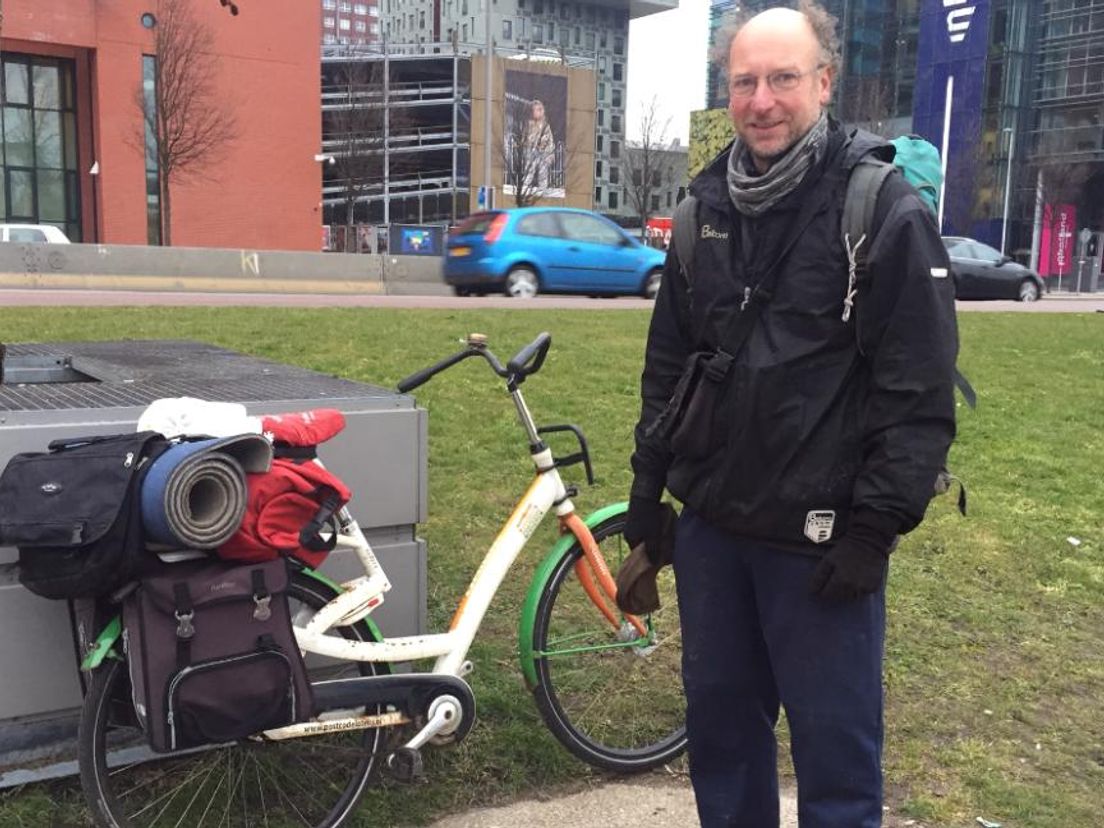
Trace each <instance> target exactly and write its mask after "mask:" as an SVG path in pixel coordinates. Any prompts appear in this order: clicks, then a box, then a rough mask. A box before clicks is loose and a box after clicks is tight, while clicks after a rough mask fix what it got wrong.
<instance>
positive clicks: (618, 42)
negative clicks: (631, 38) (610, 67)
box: [613, 37, 625, 55]
mask: <svg viewBox="0 0 1104 828" xmlns="http://www.w3.org/2000/svg"><path fill="white" fill-rule="evenodd" d="M613 53H614V54H615V55H623V54H625V38H623V37H615V38H614V39H613Z"/></svg>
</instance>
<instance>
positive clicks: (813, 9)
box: [709, 0, 840, 77]
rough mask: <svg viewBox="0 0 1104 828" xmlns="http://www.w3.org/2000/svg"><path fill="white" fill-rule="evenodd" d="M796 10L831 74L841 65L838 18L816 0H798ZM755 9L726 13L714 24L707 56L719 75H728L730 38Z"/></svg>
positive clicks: (732, 37) (732, 38) (750, 16)
mask: <svg viewBox="0 0 1104 828" xmlns="http://www.w3.org/2000/svg"><path fill="white" fill-rule="evenodd" d="M797 11H799V12H801V14H802V15H804V17H805V20H806V21H807V22H808V24H809V28H810V29H812V30H813V34H814V35H815V36H816V39H817V44H818V45H819V46H820V62H821V63H823V64H824V65H825V66H827V67H829V68H830V69H831V70H832V72H833V73H836V72H838V71H839V67H840V39H839V35H838V34H837V33H836V26H837V24H838V22H839V21H838V20H836V18H835V16H834V15H832V14H830V13H829V12H828V10H827V9H825V8H824V6H822V5H820V3H818V2H816V0H799V2H798V3H797ZM755 14H756V13H755V12H751V11H749V10H746V9H741V10H739V11H736V12H732V13H729V14H727V15H725V17H724V18H722V20H721V25H720V26H718V27H717V35H716V37H715V38H714V41H713V48H712V49H711V50H710V53H709V59H710V60H711V61H712V62H713V63H714V64H715V65H716V66H717V68H718V69H720V70H721V74H722V75H724V76H726V77H727V75H728V54H729V52H730V51H731V50H732V41H733V40H734V39H735V38H736V35H738V34H739V33H740V30H741V29H743V28H744V26H745V25H747V22H748V21H749V20H751V18H753V17H754V16H755Z"/></svg>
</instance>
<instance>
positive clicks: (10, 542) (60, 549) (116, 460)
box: [0, 431, 169, 599]
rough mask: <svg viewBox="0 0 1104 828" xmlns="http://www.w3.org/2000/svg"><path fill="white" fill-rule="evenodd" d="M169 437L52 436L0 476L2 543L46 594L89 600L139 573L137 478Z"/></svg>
mask: <svg viewBox="0 0 1104 828" xmlns="http://www.w3.org/2000/svg"><path fill="white" fill-rule="evenodd" d="M168 445H169V443H168V441H167V440H165V438H164V437H163V436H161V435H160V434H158V433H157V432H155V431H140V432H137V433H130V434H115V435H110V436H105V437H75V438H71V439H65V440H55V441H54V442H52V443H50V445H49V451H46V452H25V453H22V454H17V455H15V456H14V457H12V458H11V460H9V461H8V465H7V466H6V467H5V468H4V471H3V474H0V545H4V546H15V547H18V549H19V580H20V582H21V583H22V584H23V586H25V587H26V588H27V589H29V590H30V591H31V592H34V593H35V594H37V595H41V596H43V597H44V598H63V599H64V598H91V597H95V596H98V595H103V594H106V593H108V592H111V591H112V590H114V589H115V588H116V587H118V586H120V585H121V584H124V583H126V582H127V581H129V580H133V579H134V578H135V577H137V576H138V575H139V574H140V573H141V569H142V566H143V565H144V563H145V562H146V561H148V560H150V557H151V556H149V555H148V553H146V551H145V544H144V538H143V533H142V518H141V514H140V509H139V500H140V497H139V494H140V490H141V483H142V478H143V476H144V474H145V472H146V470H147V469H148V468H149V467H150V465H152V463H151V461H152V460H153V459H155V458H156V457H157V456H159V455H160V454H161V452H163V451H164V450H165V449H166V448H167V447H168Z"/></svg>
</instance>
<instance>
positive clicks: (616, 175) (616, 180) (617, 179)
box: [609, 164, 621, 184]
mask: <svg viewBox="0 0 1104 828" xmlns="http://www.w3.org/2000/svg"><path fill="white" fill-rule="evenodd" d="M609 178H610V184H620V183H621V168H620V167H615V166H613V165H612V164H610V176H609Z"/></svg>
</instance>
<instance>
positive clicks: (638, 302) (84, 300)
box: [0, 288, 1104, 313]
mask: <svg viewBox="0 0 1104 828" xmlns="http://www.w3.org/2000/svg"><path fill="white" fill-rule="evenodd" d="M651 304H652V303H651V302H650V301H648V300H647V299H634V298H628V297H623V298H618V299H590V298H587V297H582V296H538V297H537V298H536V299H508V298H506V297H504V296H484V297H478V298H476V297H470V298H464V299H461V298H459V297H456V296H367V295H364V296H357V295H332V294H307V293H267V294H263V293H175V292H152V291H150V292H142V291H129V290H128V291H122V290H117V291H109V290H50V289H45V288H40V289H10V290H0V307H4V306H17V305H18V306H30V305H80V306H86V307H95V306H121V305H200V306H235V305H247V306H261V305H263V306H265V307H367V308H480V309H482V308H510V309H512V310H524V309H552V308H600V309H603V310H630V309H640V308H649V307H651ZM958 309H959V311H960V312H970V311H1013V312H1023V313H1033V312H1045V313H1091V312H1093V311H1100V312H1104V293H1096V294H1080V295H1072V294H1069V295H1066V294H1063V295H1062V296H1057V295H1054V294H1051V295H1049V296H1047V297H1045V298H1044V299H1043V300H1042V301H1039V302H1028V303H1024V302H1012V301H997V302H959V303H958Z"/></svg>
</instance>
